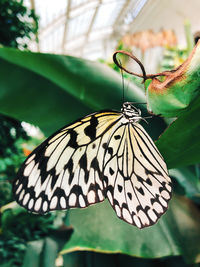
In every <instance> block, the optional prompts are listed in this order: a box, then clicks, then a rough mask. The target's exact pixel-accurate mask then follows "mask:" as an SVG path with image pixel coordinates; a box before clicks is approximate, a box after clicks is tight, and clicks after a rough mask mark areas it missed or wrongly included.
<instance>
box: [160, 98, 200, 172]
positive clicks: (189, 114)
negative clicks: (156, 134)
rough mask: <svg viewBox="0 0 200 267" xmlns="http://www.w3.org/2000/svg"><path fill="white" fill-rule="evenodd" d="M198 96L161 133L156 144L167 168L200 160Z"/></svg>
mask: <svg viewBox="0 0 200 267" xmlns="http://www.w3.org/2000/svg"><path fill="white" fill-rule="evenodd" d="M199 114H200V97H198V98H197V99H196V100H195V101H194V102H193V103H191V105H190V106H189V107H188V109H187V110H186V111H185V112H184V113H182V114H181V115H180V116H179V117H178V119H177V120H175V121H174V122H173V123H172V124H171V125H170V126H169V128H168V129H167V130H166V131H165V132H164V133H163V134H162V135H161V137H160V138H159V140H158V141H157V142H156V145H157V147H158V149H159V151H160V152H161V154H162V155H163V157H164V158H165V160H166V162H167V165H168V168H177V167H181V166H187V165H191V164H194V163H199V162H200V153H199V151H200V138H199V133H200V120H199Z"/></svg>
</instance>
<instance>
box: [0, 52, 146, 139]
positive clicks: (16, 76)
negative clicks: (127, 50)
mask: <svg viewBox="0 0 200 267" xmlns="http://www.w3.org/2000/svg"><path fill="white" fill-rule="evenodd" d="M0 73H1V83H0V112H1V113H4V114H7V115H9V116H11V117H15V118H17V119H19V120H24V121H27V122H30V123H32V124H35V125H37V126H39V127H40V128H41V129H42V130H43V131H44V132H45V134H47V135H48V134H49V133H51V132H53V131H55V130H57V129H58V128H60V127H62V126H63V125H65V124H67V123H70V122H72V121H73V120H76V119H78V118H79V117H80V116H84V115H87V114H89V113H91V112H92V110H99V109H103V108H106V109H112V108H115V109H120V108H121V102H122V82H121V78H120V75H118V74H117V73H116V72H115V71H113V70H112V69H110V68H109V67H107V66H105V65H103V64H100V63H96V62H92V61H88V60H83V59H80V58H76V57H71V56H61V55H51V54H40V53H31V52H22V51H19V50H15V49H11V48H0ZM126 86H127V84H126ZM126 98H127V100H128V99H129V100H131V101H136V102H144V101H145V96H144V92H143V91H141V89H139V88H138V87H137V86H135V85H134V84H129V90H126Z"/></svg>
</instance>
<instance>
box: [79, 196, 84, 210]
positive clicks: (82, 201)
mask: <svg viewBox="0 0 200 267" xmlns="http://www.w3.org/2000/svg"><path fill="white" fill-rule="evenodd" d="M79 204H80V206H81V207H85V206H86V204H85V200H84V198H83V196H82V195H80V196H79Z"/></svg>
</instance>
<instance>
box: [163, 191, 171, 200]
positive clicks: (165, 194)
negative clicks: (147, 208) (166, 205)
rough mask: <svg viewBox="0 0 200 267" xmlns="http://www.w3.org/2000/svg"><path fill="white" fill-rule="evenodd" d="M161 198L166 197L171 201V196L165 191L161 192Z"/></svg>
mask: <svg viewBox="0 0 200 267" xmlns="http://www.w3.org/2000/svg"><path fill="white" fill-rule="evenodd" d="M161 196H162V197H164V198H165V199H170V195H169V193H168V192H167V191H165V190H163V191H162V192H161Z"/></svg>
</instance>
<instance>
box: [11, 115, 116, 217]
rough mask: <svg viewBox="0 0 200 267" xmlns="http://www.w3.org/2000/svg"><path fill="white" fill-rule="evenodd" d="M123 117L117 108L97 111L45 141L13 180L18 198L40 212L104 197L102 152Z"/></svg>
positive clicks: (25, 205) (72, 206) (78, 205)
mask: <svg viewBox="0 0 200 267" xmlns="http://www.w3.org/2000/svg"><path fill="white" fill-rule="evenodd" d="M120 117H121V113H118V112H114V111H105V112H98V113H94V114H91V115H89V116H86V117H84V118H83V119H80V120H78V121H76V122H75V123H73V124H71V125H69V126H66V127H64V128H62V129H61V130H59V131H58V132H56V133H55V134H54V135H52V136H51V137H50V138H48V139H47V140H46V141H44V142H43V143H42V144H41V145H40V146H39V147H37V148H36V149H35V150H34V151H33V152H32V153H31V154H30V155H29V157H28V158H27V159H26V161H25V162H24V164H23V165H22V167H21V168H20V170H19V172H18V174H17V177H16V179H15V181H14V183H13V193H14V196H15V199H16V201H17V202H18V203H19V204H20V205H22V206H24V207H25V208H26V209H28V210H29V211H32V212H36V213H41V214H43V213H46V212H48V211H50V210H56V209H68V208H74V207H86V206H89V205H91V204H94V203H96V202H100V201H103V200H104V198H105V196H104V186H103V184H102V177H103V175H102V166H103V156H104V153H105V148H106V143H107V140H108V138H109V135H110V131H112V128H113V127H114V125H115V124H116V123H117V122H118V121H119V120H120Z"/></svg>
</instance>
